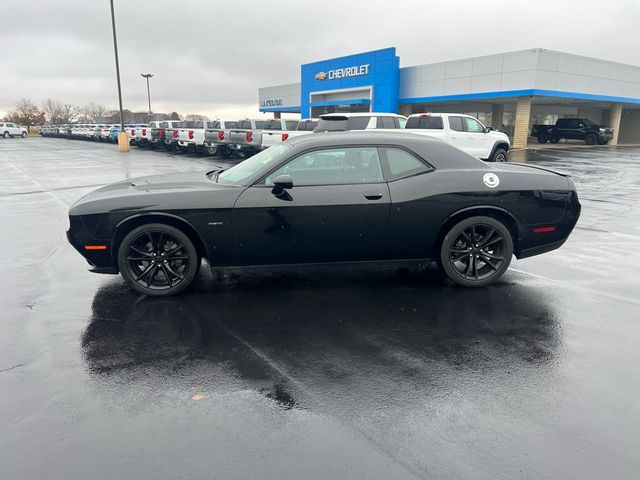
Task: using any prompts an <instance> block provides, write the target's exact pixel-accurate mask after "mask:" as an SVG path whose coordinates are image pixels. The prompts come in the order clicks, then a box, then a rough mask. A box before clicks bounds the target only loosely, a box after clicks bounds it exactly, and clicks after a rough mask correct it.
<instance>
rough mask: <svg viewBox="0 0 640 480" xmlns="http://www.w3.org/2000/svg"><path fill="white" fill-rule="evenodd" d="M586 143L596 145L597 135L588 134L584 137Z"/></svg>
mask: <svg viewBox="0 0 640 480" xmlns="http://www.w3.org/2000/svg"><path fill="white" fill-rule="evenodd" d="M584 143H586V144H587V145H595V144H596V143H598V135H596V134H595V133H587V134H586V135H585V137H584Z"/></svg>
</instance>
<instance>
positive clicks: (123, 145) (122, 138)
mask: <svg viewBox="0 0 640 480" xmlns="http://www.w3.org/2000/svg"><path fill="white" fill-rule="evenodd" d="M110 3H111V27H112V29H113V52H114V53H115V56H116V78H117V80H118V102H119V104H120V128H121V130H120V132H118V150H120V151H121V152H128V151H129V135H127V132H126V131H125V129H124V112H123V111H122V88H121V87H120V62H119V61H118V40H117V38H116V15H115V13H114V12H113V0H110Z"/></svg>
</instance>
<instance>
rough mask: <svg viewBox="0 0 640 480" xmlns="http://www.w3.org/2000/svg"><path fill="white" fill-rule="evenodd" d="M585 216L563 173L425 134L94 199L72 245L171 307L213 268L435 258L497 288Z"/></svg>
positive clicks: (152, 183)
mask: <svg viewBox="0 0 640 480" xmlns="http://www.w3.org/2000/svg"><path fill="white" fill-rule="evenodd" d="M579 214H580V203H579V201H578V195H577V192H576V187H575V184H574V182H573V181H572V180H571V178H570V177H569V176H567V175H564V174H561V173H556V172H554V171H552V170H548V169H545V168H542V167H537V166H532V165H527V164H515V163H496V164H493V163H492V164H489V163H485V162H482V161H480V160H478V159H477V158H474V157H472V156H470V155H468V154H466V153H464V152H462V151H460V150H459V149H457V148H455V147H453V146H451V145H450V144H448V143H446V142H443V141H441V140H438V139H435V138H431V137H429V136H426V135H407V134H405V133H391V132H379V133H373V132H371V133H364V132H347V133H328V134H321V135H307V136H303V137H297V138H291V139H289V140H287V141H286V142H281V143H280V144H278V145H274V146H273V147H271V148H268V149H266V150H263V151H262V152H260V153H258V154H257V155H255V156H253V157H252V158H250V159H248V160H245V161H243V162H241V163H239V164H237V165H235V166H234V167H231V168H229V169H227V170H224V169H220V168H218V169H215V170H211V171H209V172H185V173H181V174H165V175H155V176H150V177H142V178H135V179H127V180H126V181H122V182H119V183H115V184H112V185H108V186H106V187H102V188H100V189H98V190H96V191H94V192H92V193H89V194H88V195H85V196H84V197H82V198H81V199H80V200H78V201H77V202H76V203H75V204H74V205H73V206H72V207H71V209H70V211H69V222H70V228H69V231H68V232H67V237H68V239H69V242H70V243H71V244H72V245H73V246H74V247H75V249H76V250H77V251H78V252H80V254H81V255H82V256H83V257H85V259H86V260H87V262H88V263H89V264H90V269H91V270H92V271H93V272H97V273H120V274H121V275H122V276H123V278H124V279H125V281H126V282H127V284H128V285H129V286H130V287H131V288H132V289H134V290H136V291H138V292H141V293H143V294H147V295H156V296H161V295H172V294H176V293H178V292H180V291H182V290H183V289H184V288H186V287H187V286H189V284H190V283H191V282H192V281H193V279H194V277H195V276H196V274H197V273H198V269H199V268H200V266H201V261H202V260H203V259H206V260H207V264H208V265H210V266H211V268H212V269H214V270H218V271H220V270H222V271H224V269H226V268H239V267H249V266H261V267H263V268H266V269H271V268H272V267H273V265H283V264H284V265H289V266H290V267H293V268H295V269H299V268H300V265H301V264H318V263H322V264H330V263H338V264H342V263H343V262H362V261H366V262H372V261H376V262H380V261H384V262H389V261H393V262H400V263H401V264H403V265H408V264H412V263H417V262H419V263H423V262H424V261H425V260H427V259H434V260H436V261H437V263H438V264H439V266H440V268H441V269H442V271H443V272H444V274H446V276H447V277H448V278H449V279H450V280H452V281H453V282H455V283H457V284H459V285H463V286H469V287H482V286H485V285H488V284H490V283H492V282H495V281H496V280H498V279H499V278H500V277H501V276H502V274H503V273H504V272H505V271H506V270H507V268H508V266H509V263H510V261H511V258H512V255H513V254H515V255H516V257H517V258H526V257H530V256H533V255H538V254H541V253H544V252H548V251H551V250H554V249H556V248H559V247H560V246H561V245H562V244H563V243H564V242H565V241H566V240H567V238H568V236H569V234H570V233H571V231H572V230H573V228H574V226H575V224H576V222H577V220H578V217H579Z"/></svg>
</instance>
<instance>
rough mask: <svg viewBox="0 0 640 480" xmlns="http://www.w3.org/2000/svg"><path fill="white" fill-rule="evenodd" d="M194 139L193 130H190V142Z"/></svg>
mask: <svg viewBox="0 0 640 480" xmlns="http://www.w3.org/2000/svg"><path fill="white" fill-rule="evenodd" d="M192 139H193V130H189V140H192Z"/></svg>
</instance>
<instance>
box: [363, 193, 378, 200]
mask: <svg viewBox="0 0 640 480" xmlns="http://www.w3.org/2000/svg"><path fill="white" fill-rule="evenodd" d="M364 198H366V199H367V200H380V199H381V198H382V193H365V194H364Z"/></svg>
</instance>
